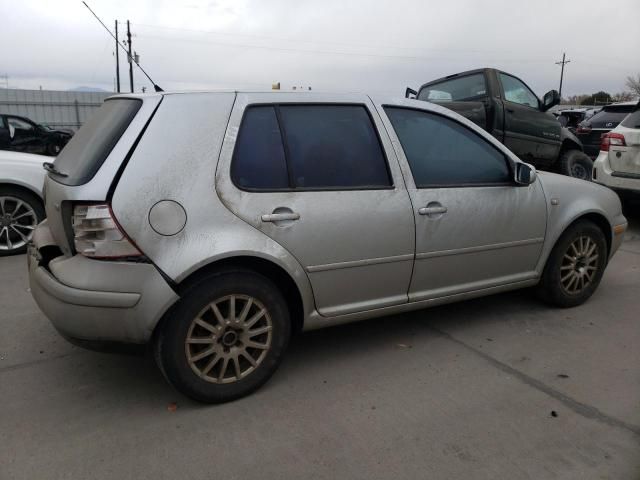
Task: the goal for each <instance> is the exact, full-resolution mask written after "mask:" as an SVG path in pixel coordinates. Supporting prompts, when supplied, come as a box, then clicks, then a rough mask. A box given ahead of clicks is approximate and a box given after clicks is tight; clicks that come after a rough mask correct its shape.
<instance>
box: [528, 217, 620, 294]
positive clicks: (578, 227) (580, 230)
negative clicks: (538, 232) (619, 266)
mask: <svg viewBox="0 0 640 480" xmlns="http://www.w3.org/2000/svg"><path fill="white" fill-rule="evenodd" d="M579 236H587V237H590V238H591V239H592V240H593V241H594V242H595V243H596V245H597V247H596V248H597V251H598V256H599V259H598V269H597V271H596V274H595V277H594V279H593V281H592V282H591V284H590V285H589V286H588V287H587V288H585V289H584V290H583V291H582V292H580V293H578V294H574V295H571V294H569V293H568V292H566V291H565V290H564V288H563V287H562V285H561V282H560V267H561V265H562V259H563V257H564V255H565V253H566V252H567V250H568V248H569V246H570V245H571V243H572V242H573V241H574V240H575V239H576V238H577V237H579ZM607 254H608V249H607V241H606V239H605V236H604V233H603V232H602V230H601V229H600V228H599V227H598V226H597V225H595V224H594V223H593V222H590V221H588V220H581V221H578V222H576V223H575V224H573V225H571V226H570V227H569V228H568V229H567V230H566V231H565V232H564V233H563V234H562V236H561V237H560V238H559V239H558V241H557V242H556V245H555V246H554V248H553V250H552V251H551V254H550V255H549V258H548V259H547V263H546V265H545V268H544V273H543V276H542V280H541V282H540V285H539V291H540V293H541V296H542V297H543V299H545V300H546V301H548V302H550V303H553V304H554V305H557V306H560V307H575V306H577V305H581V304H582V303H584V302H585V301H586V300H587V299H589V298H590V297H591V295H593V292H595V290H596V289H597V288H598V285H599V284H600V280H602V276H603V275H604V270H605V268H606V266H607V262H608V258H607V256H608V255H607Z"/></svg>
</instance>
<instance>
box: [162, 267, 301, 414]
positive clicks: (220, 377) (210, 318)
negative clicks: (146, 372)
mask: <svg viewBox="0 0 640 480" xmlns="http://www.w3.org/2000/svg"><path fill="white" fill-rule="evenodd" d="M159 328H160V331H159V332H158V334H157V336H156V344H155V355H156V360H157V362H158V365H159V367H160V369H161V370H162V372H163V374H164V375H165V377H166V378H167V380H168V381H169V383H171V384H172V385H173V386H174V387H175V388H176V389H177V390H178V391H180V392H181V393H183V394H184V395H186V396H188V397H191V398H193V399H194V400H198V401H201V402H206V403H222V402H227V401H230V400H234V399H236V398H240V397H243V396H245V395H248V394H250V393H251V392H253V391H254V390H256V389H258V388H259V387H260V386H262V385H263V384H264V383H265V382H266V381H267V380H268V379H269V378H270V377H271V375H272V374H273V373H274V372H275V370H276V369H277V367H278V365H279V364H280V361H281V359H282V356H283V354H284V351H285V349H286V347H287V344H288V342H289V336H290V321H289V311H288V308H287V304H286V302H285V300H284V298H283V296H282V294H281V293H280V291H279V290H278V288H277V287H276V286H275V285H274V284H273V282H271V281H270V280H269V279H268V278H266V277H264V276H262V275H260V274H257V273H255V272H251V271H246V270H245V271H228V272H223V273H219V274H216V275H213V276H210V277H208V278H207V279H206V280H204V281H201V282H199V283H198V284H196V285H195V286H194V287H192V288H190V289H189V290H188V291H187V293H186V294H184V295H183V298H182V300H180V302H179V303H178V305H177V306H176V308H174V309H173V310H172V311H171V312H170V313H169V314H168V316H167V318H166V319H165V321H164V322H162V324H161V325H160V326H159Z"/></svg>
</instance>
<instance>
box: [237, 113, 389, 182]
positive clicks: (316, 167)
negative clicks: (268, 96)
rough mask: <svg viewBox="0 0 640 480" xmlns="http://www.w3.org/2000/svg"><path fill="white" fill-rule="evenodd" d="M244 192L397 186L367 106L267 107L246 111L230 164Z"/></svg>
mask: <svg viewBox="0 0 640 480" xmlns="http://www.w3.org/2000/svg"><path fill="white" fill-rule="evenodd" d="M231 175H232V180H233V181H234V183H235V184H236V185H237V186H238V187H240V188H246V189H258V190H275V189H302V190H304V189H307V190H318V189H320V190H322V189H334V190H335V189H375V188H386V187H390V186H391V185H392V183H391V180H390V176H389V172H388V169H387V161H386V158H385V156H384V153H383V151H382V145H381V144H380V140H379V138H378V135H377V132H376V130H375V127H374V125H373V122H372V121H371V118H370V117H369V114H368V112H367V110H366V108H365V107H364V106H362V105H263V106H251V107H249V108H247V111H246V112H245V115H244V118H243V121H242V124H241V127H240V133H239V135H238V141H237V143H236V148H235V152H234V157H233V161H232V165H231Z"/></svg>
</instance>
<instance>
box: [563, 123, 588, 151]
mask: <svg viewBox="0 0 640 480" xmlns="http://www.w3.org/2000/svg"><path fill="white" fill-rule="evenodd" d="M560 141H561V142H562V145H563V147H564V145H565V144H567V143H575V147H577V148H578V150H580V151H581V152H582V151H583V150H584V149H583V147H582V142H581V141H580V139H579V138H578V137H576V136H575V135H574V134H573V133H572V132H571V130H569V129H568V128H567V127H561V128H560ZM563 150H565V149H564V148H563Z"/></svg>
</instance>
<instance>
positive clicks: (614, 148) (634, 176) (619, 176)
mask: <svg viewBox="0 0 640 480" xmlns="http://www.w3.org/2000/svg"><path fill="white" fill-rule="evenodd" d="M593 181H594V182H597V183H600V184H602V185H606V186H607V187H610V188H613V189H619V190H631V191H636V192H640V102H638V105H637V106H636V108H635V110H634V111H633V112H631V113H630V114H629V115H628V116H627V117H626V118H625V119H624V120H623V121H622V122H621V123H620V125H618V126H617V127H616V128H614V129H613V130H611V131H610V132H609V133H607V134H604V135H603V136H602V140H601V143H600V154H599V155H598V158H597V159H596V161H595V162H594V164H593Z"/></svg>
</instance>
